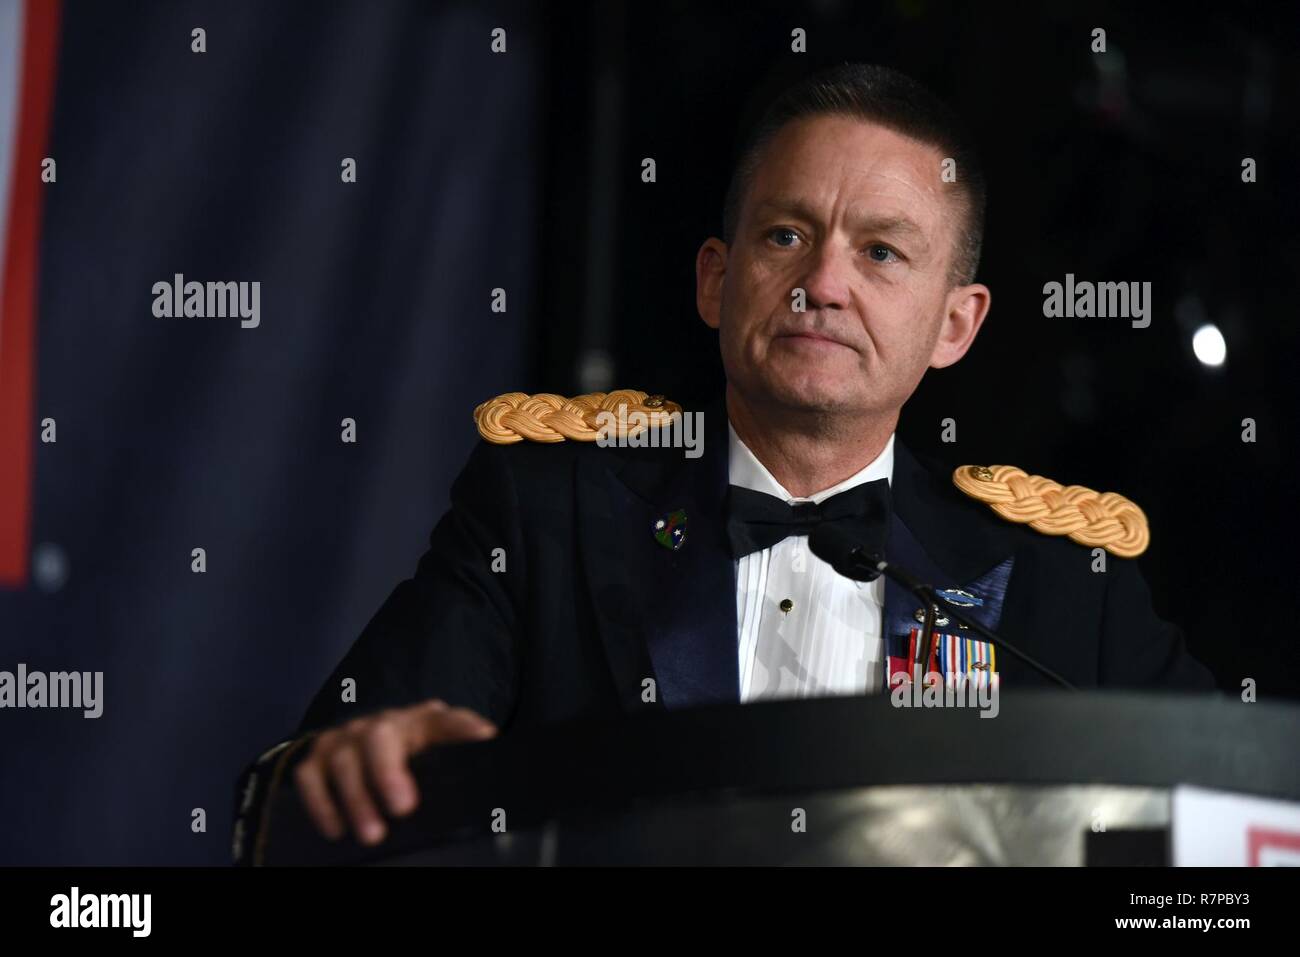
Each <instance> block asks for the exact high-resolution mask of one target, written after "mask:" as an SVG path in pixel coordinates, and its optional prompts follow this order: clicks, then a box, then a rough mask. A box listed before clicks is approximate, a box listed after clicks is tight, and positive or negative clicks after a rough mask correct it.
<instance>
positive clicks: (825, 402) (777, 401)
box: [767, 379, 864, 415]
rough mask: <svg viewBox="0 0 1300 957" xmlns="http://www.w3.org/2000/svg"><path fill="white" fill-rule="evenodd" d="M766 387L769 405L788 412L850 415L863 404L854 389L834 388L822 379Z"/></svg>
mask: <svg viewBox="0 0 1300 957" xmlns="http://www.w3.org/2000/svg"><path fill="white" fill-rule="evenodd" d="M768 385H769V388H768V390H767V392H768V398H769V399H770V400H771V402H772V404H773V405H776V406H779V407H781V408H783V409H786V410H788V411H790V412H807V413H812V414H823V415H829V414H835V413H843V412H849V411H852V410H854V409H857V408H860V407H861V406H862V405H863V404H864V403H863V397H862V396H861V395H859V394H856V393H855V392H854V391H853V390H851V389H847V388H842V387H840V388H837V387H836V386H835V384H834V383H833V382H827V381H825V380H820V381H819V380H817V379H802V380H798V381H793V382H791V381H778V382H773V383H769V384H768Z"/></svg>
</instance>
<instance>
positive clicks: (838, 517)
mask: <svg viewBox="0 0 1300 957" xmlns="http://www.w3.org/2000/svg"><path fill="white" fill-rule="evenodd" d="M727 494H728V500H727V537H728V538H729V539H730V540H731V556H732V558H744V557H745V556H746V555H749V554H751V553H752V552H757V551H762V550H763V549H764V548H771V547H772V546H773V545H775V544H776V543H777V542H780V541H783V540H784V539H786V538H789V537H790V536H791V535H807V534H808V533H809V532H811V531H812V530H813V529H814V528H816V527H817V526H818V525H820V524H822V523H823V522H833V523H834V524H836V525H838V526H839V527H841V528H843V529H844V530H845V531H846V532H848V533H849V534H851V535H853V537H854V538H855V539H856V540H857V541H860V542H863V543H864V544H865V545H866V546H867V552H868V554H880V553H882V552H883V551H884V547H885V537H886V536H887V535H888V533H889V480H888V479H876V481H874V482H863V483H862V484H861V485H855V486H853V488H851V489H846V490H844V491H843V492H840V493H839V494H838V495H832V496H831V497H830V498H828V499H827V500H826V501H824V502H822V503H821V504H820V505H817V504H815V503H813V502H800V503H799V504H797V505H788V504H786V503H785V502H783V501H781V500H780V499H779V498H777V497H776V496H775V495H766V494H764V493H763V492H755V491H753V490H752V489H747V488H741V487H740V486H739V485H732V486H731V487H730V489H729V490H728V493H727Z"/></svg>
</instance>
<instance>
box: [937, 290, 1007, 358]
mask: <svg viewBox="0 0 1300 957" xmlns="http://www.w3.org/2000/svg"><path fill="white" fill-rule="evenodd" d="M992 301H993V294H992V293H990V292H989V287H988V286H984V285H981V284H980V283H973V284H972V285H969V286H957V287H955V288H953V289H952V290H951V291H949V293H948V296H947V298H946V299H945V301H944V309H945V312H944V317H943V325H941V326H940V327H939V338H938V340H937V341H936V342H935V344H934V352H932V353H931V354H930V367H931V368H932V369H942V368H944V367H945V366H950V365H952V364H953V363H954V362H956V361H957V360H958V359H960V358H961V357H962V356H964V355H965V354H966V350H967V349H969V348H970V347H971V343H973V342H974V341H975V336H976V334H977V333H978V332H979V331H980V326H982V325H984V317H985V316H987V315H988V312H989V305H990V304H991V303H992Z"/></svg>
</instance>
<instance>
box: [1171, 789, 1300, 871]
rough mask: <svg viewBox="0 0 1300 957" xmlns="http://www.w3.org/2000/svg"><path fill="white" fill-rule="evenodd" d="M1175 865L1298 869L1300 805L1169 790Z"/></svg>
mask: <svg viewBox="0 0 1300 957" xmlns="http://www.w3.org/2000/svg"><path fill="white" fill-rule="evenodd" d="M1172 816H1173V841H1174V866H1175V867H1300V803H1295V802H1292V801H1272V800H1268V799H1265V798H1257V797H1246V796H1245V795H1241V794H1232V793H1229V792H1227V791H1208V790H1206V789H1205V788H1194V787H1179V788H1175V789H1174V799H1173V809H1172Z"/></svg>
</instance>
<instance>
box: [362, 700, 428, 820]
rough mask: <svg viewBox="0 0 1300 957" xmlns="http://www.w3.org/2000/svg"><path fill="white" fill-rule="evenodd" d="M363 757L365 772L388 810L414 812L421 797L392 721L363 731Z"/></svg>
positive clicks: (400, 735) (404, 746)
mask: <svg viewBox="0 0 1300 957" xmlns="http://www.w3.org/2000/svg"><path fill="white" fill-rule="evenodd" d="M364 754H365V760H366V771H367V772H368V773H369V775H370V780H371V782H372V784H373V785H374V789H375V790H376V791H378V792H379V794H380V795H381V796H382V797H383V800H384V804H385V805H386V806H387V808H388V810H389V811H390V812H391V813H393V814H398V815H400V814H409V813H411V811H413V810H415V806H416V805H417V804H418V803H419V801H420V794H419V789H418V788H417V787H416V785H415V778H413V777H412V776H411V772H410V770H409V769H408V768H407V764H406V759H407V755H408V752H407V747H406V742H405V740H404V739H403V737H402V732H401V730H399V726H398V725H397V724H396V723H394V722H392V721H380V722H377V723H376V724H375V725H374V726H373V727H372V728H371V729H370V730H369V731H367V732H366V735H365V742H364Z"/></svg>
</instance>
